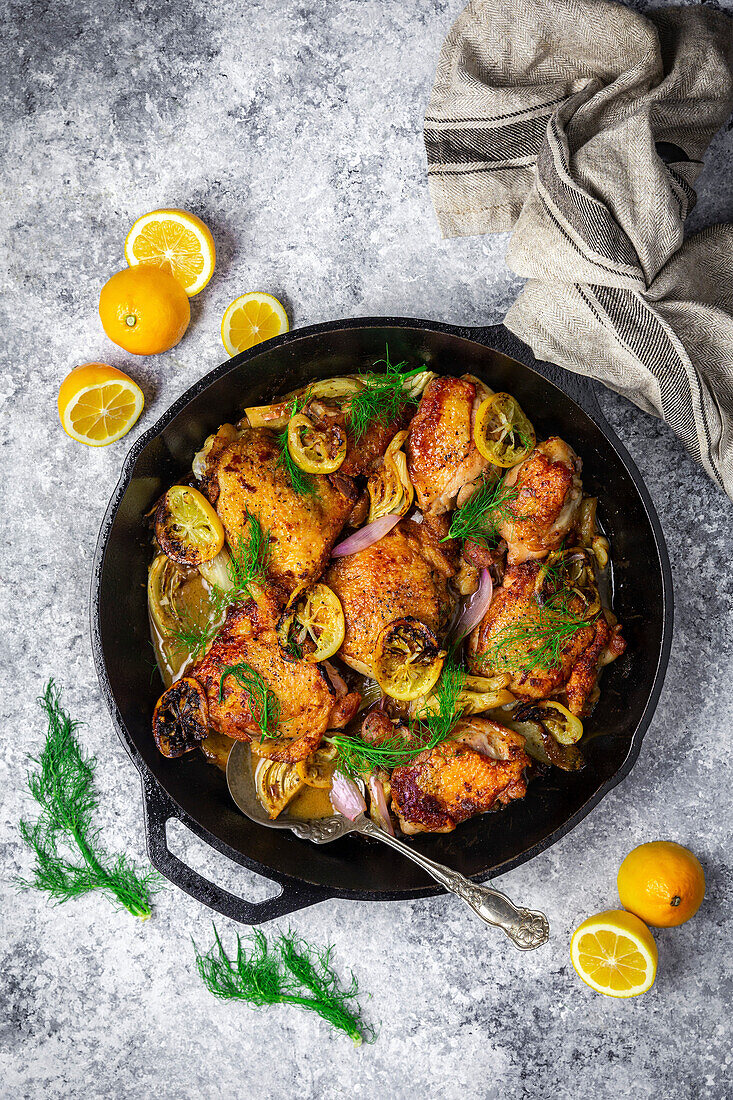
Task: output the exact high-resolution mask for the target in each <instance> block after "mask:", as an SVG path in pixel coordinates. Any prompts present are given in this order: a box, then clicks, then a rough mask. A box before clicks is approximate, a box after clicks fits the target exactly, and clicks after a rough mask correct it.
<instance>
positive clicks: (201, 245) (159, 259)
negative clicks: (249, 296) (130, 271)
mask: <svg viewBox="0 0 733 1100" xmlns="http://www.w3.org/2000/svg"><path fill="white" fill-rule="evenodd" d="M125 259H126V260H127V262H128V264H129V265H130V267H137V265H138V264H152V265H153V266H155V267H162V268H163V270H164V271H167V272H168V273H169V274H170V275H172V276H173V277H174V279H177V280H178V282H179V283H180V284H181V286H182V287H183V289H184V290H185V291H186V294H187V295H188V296H189V298H192V297H193V295H194V294H198V292H199V291H200V290H203V289H204V287H205V286H206V284H207V283H208V281H209V279H210V278H211V276H212V275H213V274H214V266H215V264H216V249H215V248H214V238H213V237H212V236H211V233H210V232H209V230H208V228H207V226H205V225H204V223H203V222H202V221H201V219H200V218H197V217H196V215H195V214H189V213H187V212H186V211H185V210H152V211H151V212H150V213H149V214H143V216H142V217H141V218H138V219H137V221H136V222H135V224H134V225H133V227H132V229H131V230H130V232H129V233H128V234H127V240H126V241H125Z"/></svg>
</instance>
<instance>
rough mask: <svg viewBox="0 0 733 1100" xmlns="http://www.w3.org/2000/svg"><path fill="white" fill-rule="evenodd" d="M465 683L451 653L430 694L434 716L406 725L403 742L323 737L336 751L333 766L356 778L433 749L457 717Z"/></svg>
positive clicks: (444, 738)
mask: <svg viewBox="0 0 733 1100" xmlns="http://www.w3.org/2000/svg"><path fill="white" fill-rule="evenodd" d="M465 683H466V673H465V672H464V670H463V668H462V667H461V665H460V663H459V661H458V657H457V655H456V652H455V650H451V652H449V653H448V656H447V657H446V659H445V663H444V664H443V668H442V670H441V673H440V677H439V678H438V682H437V684H436V685H435V690H434V693H433V694H434V697H435V699H436V700H437V704H438V706H437V710H436V711H435V713H425V714H423V715H421V716H420V717H419V718H418V719H417V720H414V721H413V722H412V723H411V724H410V737H409V739H407V740H406V739H404V738H403V737H401V736H400V734H399V733H395V734H394V735H393V736H392V737H388V738H387V739H386V740H384V741H382V742H381V744H376V745H374V744H370V743H369V742H368V741H364V740H363V739H362V738H361V737H348V736H346V735H345V734H334V735H332V736H330V737H327V738H326V740H329V741H330V742H331V744H332V745H335V746H336V748H337V749H338V757H337V763H336V767H337V768H340V769H341V771H344V772H346V773H347V774H348V775H352V776H359V775H363V774H364V773H365V772H366V773H368V772H370V771H372V770H373V769H375V768H385V769H386V770H390V769H391V768H397V767H400V766H401V765H402V764H407V763H409V762H410V760H413V759H414V758H415V757H416V756H418V755H419V754H420V753H421V752H423V751H424V750H425V749H433V748H435V746H436V745H439V744H440V742H441V741H445V740H446V738H447V737H448V736H449V734H450V732H451V730H452V729H453V727H454V725H455V724H456V722H457V721H458V719H459V718H460V716H461V711H460V709H459V707H458V697H459V695H460V694H461V691H462V690H463V688H464V686H465Z"/></svg>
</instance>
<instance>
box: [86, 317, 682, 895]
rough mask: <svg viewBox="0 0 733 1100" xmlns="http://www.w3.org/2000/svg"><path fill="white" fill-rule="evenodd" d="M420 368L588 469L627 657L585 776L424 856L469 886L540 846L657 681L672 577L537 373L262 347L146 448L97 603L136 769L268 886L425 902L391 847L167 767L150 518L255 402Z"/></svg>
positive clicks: (598, 442) (341, 347)
mask: <svg viewBox="0 0 733 1100" xmlns="http://www.w3.org/2000/svg"><path fill="white" fill-rule="evenodd" d="M385 345H389V355H390V358H391V360H392V362H395V363H396V362H399V361H400V360H402V359H406V360H408V361H409V363H410V365H411V366H417V365H419V364H421V363H423V362H424V363H425V364H427V366H428V367H429V368H430V369H432V370H435V371H438V372H439V373H445V374H455V375H461V374H465V373H469V374H475V375H478V376H479V377H480V378H483V379H484V380H485V381H486V382H487V383H488V384H489V385H490V386H491V387H492V388H493V389H495V390H507V391H509V392H511V393H512V394H514V395H515V396H516V397H517V399H518V400H519V401H520V403H521V404H522V406H523V408H524V409H525V410H526V412H527V414H528V415H529V417H530V418H531V419H532V421H533V422H534V424H535V426H536V428H537V434H538V436H539V437H540V438H543V437H546V436H549V435H554V434H557V435H560V436H562V437H563V438H564V439H566V440H567V441H568V442H569V443H570V444H571V445H572V446H573V447H574V448H575V449H576V450H577V451H578V453H579V454H580V455H581V457H582V459H583V480H584V485H585V488H586V491H587V492H589V493H590V494H593V495H598V496H599V498H600V508H599V515H600V518H601V521H602V523H603V525H604V528H605V530H606V532H607V534H608V535H609V538H610V540H611V547H612V555H613V561H614V567H613V592H614V594H613V599H614V609H615V611H616V613H617V615H618V616H619V618H620V620H621V622H622V623H623V625H624V632H625V635H626V638H627V640H628V649H627V652H626V654H625V656H624V657H622V658H621V659H620V660H619V661H617V662H616V663H615V664H613V665H611V666H610V668H608V669H607V670H606V671H605V672H604V675H603V680H602V691H601V699H600V702H599V704H598V706H597V708H596V710H595V712H594V714H593V716H592V718H591V719H589V720H588V722H587V723H586V729H587V735H586V737H585V739H584V742H583V746H584V752H585V756H586V759H587V766H586V767H585V768H584V769H583V770H582V771H580V772H576V773H574V774H568V773H565V772H561V771H558V770H557V769H553V770H552V771H551V772H550V773H549V774H548V775H546V776H544V777H540V778H538V779H535V780H534V781H533V782H532V783H531V784H530V785H529V789H528V792H527V796H526V798H525V799H523V800H522V801H519V802H513V803H511V804H510V805H509V806H508V807H507V808H505V809H502V810H500V811H498V812H496V813H490V814H485V815H483V816H481V817H477V818H474V819H472V820H470V821H468V822H466V823H465V824H463V825H461V826H459V827H458V828H457V829H456V831H455V832H453V833H450V834H446V835H440V836H430V835H424V836H419V837H416V838H415V839H414V840H412V841H411V843H413V844H415V846H416V847H417V848H419V849H420V850H421V851H422V852H424V853H425V855H427V856H429V857H431V858H433V859H436V860H439V861H440V862H443V863H446V864H448V865H450V866H451V867H453V868H455V869H456V870H457V871H460V872H461V873H462V874H464V875H467V876H486V875H489V874H492V873H496V872H497V871H498V870H499V869H501V868H502V867H506V866H507V865H508V864H512V863H515V862H519V861H521V859H522V857H523V856H525V855H526V854H527V853H528V852H530V850H538V849H539V848H541V847H546V846H547V845H548V844H549V843H551V842H552V841H553V840H554V839H557V837H558V836H559V835H562V832H563V831H564V830H565V829H566V828H567V825H568V822H569V821H570V819H571V818H573V816H574V815H576V814H577V813H578V812H579V811H581V809H582V807H583V806H584V805H585V804H586V803H587V802H588V801H589V800H591V799H592V798H593V797H594V795H596V794H597V792H598V791H599V789H600V788H601V787H602V786H603V785H604V784H605V783H607V782H608V781H609V780H611V779H612V778H613V777H614V775H616V773H617V772H618V771H619V769H621V768H622V766H623V764H624V761H626V759H627V757H628V756H629V753H630V751H631V748H632V740H633V737H634V733H635V731H636V729H637V727H638V725H639V723H640V722H641V719H642V716H643V715H644V712H645V709H646V707H647V703H648V700H649V695H650V691H651V688H652V685H653V683H654V680H655V676H656V672H657V667H658V663H659V657H660V652H661V650H662V645H663V632H664V622H663V606H664V594H663V587H662V567H661V563H660V560H659V553H658V550H657V545H656V540H655V538H654V533H653V530H652V526H651V523H650V521H649V518H648V516H647V513H646V509H645V507H644V504H643V502H642V500H641V497H640V495H639V493H638V491H637V489H636V487H635V485H634V482H633V480H632V478H631V476H630V474H629V473H628V471H627V470H626V468H625V466H624V464H623V462H622V461H621V459H620V457H619V456H618V455H617V454H616V452H615V450H614V449H613V447H612V446H611V445H610V444H609V442H608V441H607V440H606V438H605V437H604V435H603V433H602V432H601V431H600V430H599V428H597V427H596V425H595V424H594V423H593V421H592V420H591V419H590V418H589V417H588V416H587V415H586V414H585V413H584V412H583V411H582V410H581V409H580V408H579V407H578V406H577V405H576V404H575V403H574V402H572V401H571V400H570V399H569V398H568V397H567V396H565V394H563V393H562V392H561V391H559V390H558V389H556V388H555V387H554V386H553V385H552V384H551V383H549V382H548V381H546V380H545V379H544V378H543V377H542V376H541V375H538V374H537V373H536V372H535V371H533V370H531V369H530V368H529V367H527V366H524V365H523V364H522V363H519V362H517V361H515V360H513V359H510V358H508V357H507V356H505V355H503V354H501V353H499V352H496V351H494V350H491V349H490V348H488V347H484V346H483V345H481V344H478V343H476V342H474V341H473V340H471V339H468V338H464V337H462V336H459V335H455V334H453V333H450V332H445V331H440V330H431V329H429V328H428V329H426V328H422V327H420V328H418V327H415V328H412V327H392V328H391V327H389V326H388V325H385V326H384V327H382V326H375V325H369V326H364V327H345V328H339V327H338V326H336V327H335V328H332V329H331V330H330V331H327V332H323V331H321V332H317V333H311V334H307V335H304V336H302V338H296V339H293V340H292V341H291V342H288V343H286V344H284V345H281V346H279V347H277V346H276V347H271V348H269V349H265V350H263V351H262V352H261V353H260V354H259V355H256V356H255V357H253V358H249V359H246V360H245V361H241V360H233V361H232V364H231V365H230V366H229V368H228V369H224V370H221V369H220V371H218V372H214V379H213V381H208V380H207V379H204V380H202V383H200V384H199V385H198V386H196V387H194V389H193V390H192V391H191V392H190V396H189V398H188V400H187V401H185V403H179V406H176V407H174V410H172V413H173V415H172V416H171V417H170V418H168V417H165V418H164V422H165V423H164V426H163V428H162V430H160V431H159V432H158V433H157V434H154V435H153V437H152V438H150V439H149V440H148V442H147V444H146V445H145V446H144V448H143V449H142V451H141V452H140V454H139V455H138V458H137V461H136V463H135V465H134V469H133V470H132V475H131V478H130V480H129V482H128V484H127V487H126V489H125V491H124V493H123V494H122V496H121V499H120V501H119V505H118V507H117V510H116V512H115V513H114V515H113V516H112V517H111V522H110V523H109V527H108V529H107V531H106V533H105V534H106V549H105V554H104V558H103V563H102V567H101V573H100V578H99V590H98V600H99V603H98V616H99V627H100V634H99V638H100V648H101V655H102V659H103V661H104V664H105V669H106V674H107V678H108V681H109V684H110V688H111V693H112V696H113V697H114V701H115V703H116V706H117V709H118V712H119V716H120V719H121V733H122V735H123V737H124V739H125V740H126V742H127V745H128V748H129V749H130V751H131V753H132V755H133V758H134V759H135V762H136V763H137V764H138V766H139V767H141V768H142V769H148V770H149V771H150V772H151V773H152V774H153V775H154V776H155V777H156V779H157V780H158V781H159V782H160V783H161V784H162V785H163V787H164V788H165V789H166V791H167V792H168V793H169V795H170V796H171V797H172V799H173V800H174V801H175V802H176V803H177V804H178V806H179V807H180V808H181V809H182V810H183V811H184V815H183V816H184V820H185V817H186V815H187V816H188V817H189V818H190V820H191V822H192V823H193V824H194V826H195V827H196V828H197V831H199V832H200V834H201V835H202V836H204V837H209V838H210V839H212V840H213V842H214V843H215V844H216V846H217V847H220V848H221V847H222V846H225V850H226V849H229V851H230V854H232V855H234V857H235V858H237V859H239V860H240V862H242V863H245V864H246V865H248V866H250V867H252V868H253V869H254V870H258V871H260V872H261V873H263V874H265V875H267V874H268V873H270V872H274V874H275V875H276V876H277V875H281V876H286V877H288V878H292V879H294V880H300V881H305V882H308V883H311V884H313V885H317V886H323V887H327V888H330V889H332V890H334V891H337V892H339V893H343V894H346V895H354V894H356V895H361V896H364V897H366V896H369V897H373V898H380V897H381V898H386V897H389V896H395V895H402V896H407V895H409V894H410V893H413V892H417V891H421V892H422V891H423V890H424V888H425V878H424V876H423V874H422V872H420V870H419V869H418V868H416V867H413V865H412V864H410V863H409V862H408V861H407V860H404V859H402V858H400V857H399V856H398V855H397V854H395V853H393V852H391V851H390V850H389V849H388V848H386V847H385V846H383V845H375V844H373V843H370V842H369V841H365V840H364V839H363V838H360V837H355V836H347V837H344V838H343V839H341V840H339V841H336V842H334V843H333V844H329V845H326V846H323V847H315V846H314V845H310V844H308V843H307V842H304V841H301V840H298V838H297V837H295V836H293V835H292V834H290V833H289V832H286V831H282V832H280V831H276V830H271V829H263V828H261V827H258V826H257V825H256V824H254V823H253V822H251V821H249V820H248V819H247V818H245V817H244V816H243V815H242V814H241V813H239V812H238V811H237V809H236V807H235V806H234V804H233V803H232V800H231V798H230V796H229V793H228V791H227V786H226V780H225V777H224V776H223V775H222V774H221V773H220V772H219V771H218V770H217V769H215V768H214V767H213V766H211V765H209V764H207V763H206V761H205V760H204V759H203V758H202V757H200V755H199V754H198V753H196V754H191V755H189V756H187V757H182V758H181V759H179V760H166V759H164V758H163V757H162V756H160V755H159V754H158V752H157V750H156V748H155V746H154V744H153V740H152V736H151V732H150V719H151V714H152V711H153V708H154V705H155V702H156V699H157V697H158V695H159V694H160V692H161V690H162V685H161V681H160V677H159V676H158V674H157V671H156V670H155V667H154V658H153V653H152V647H151V645H150V640H149V634H148V621H147V610H146V596H145V590H146V589H145V586H146V575H147V566H148V563H149V559H150V544H149V541H148V537H147V533H146V529H145V523H144V520H143V518H142V517H143V514H144V513H145V512H146V511H147V510H148V509H149V508H150V507H151V505H152V504H153V502H154V501H155V500H156V498H157V497H158V496H159V495H160V493H161V492H162V491H163V490H164V489H165V488H166V487H167V486H168V485H169V484H171V483H172V482H173V481H174V480H176V479H177V478H178V477H180V476H181V474H183V473H184V471H186V470H187V469H190V463H191V459H192V456H193V454H194V452H195V451H196V450H197V449H198V448H199V447H200V445H201V442H202V441H203V439H204V438H205V437H206V436H207V435H208V434H209V433H210V432H212V431H215V430H216V428H217V427H218V425H219V424H220V423H222V422H224V421H227V420H229V421H231V420H234V419H236V418H237V417H238V415H240V414H241V412H242V410H243V409H244V407H245V406H246V405H252V404H260V403H263V402H265V401H268V400H270V398H271V397H273V396H276V395H279V394H282V393H284V392H286V391H287V390H289V389H291V388H293V387H294V386H297V385H300V384H302V383H305V382H306V381H308V380H309V379H312V378H319V377H320V378H323V377H329V376H331V375H338V374H345V373H354V372H355V371H360V370H365V369H368V368H369V366H370V365H371V364H372V363H373V362H374V361H375V360H378V359H380V358H383V357H384V353H385Z"/></svg>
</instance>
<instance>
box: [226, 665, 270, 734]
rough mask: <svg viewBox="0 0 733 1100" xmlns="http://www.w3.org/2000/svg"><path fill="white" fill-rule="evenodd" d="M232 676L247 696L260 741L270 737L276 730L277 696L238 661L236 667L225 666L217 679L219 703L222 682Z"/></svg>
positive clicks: (256, 675)
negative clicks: (258, 730)
mask: <svg viewBox="0 0 733 1100" xmlns="http://www.w3.org/2000/svg"><path fill="white" fill-rule="evenodd" d="M227 676H233V677H234V679H235V680H236V681H237V683H238V684H239V686H240V687H242V688H244V690H245V691H246V692H247V694H248V695H249V709H250V714H251V715H252V718H253V719H254V721H255V722H256V723H257V725H258V726H259V728H260V734H261V739H262V740H264V739H265V737H268V736H270V737H271V736H272V734H273V733H274V732H275V730H276V728H277V721H278V717H279V715H280V704H279V702H278V699H277V696H276V695H275V694H274V692H273V691H271V689H270V688H269V687H268V686H267V682H266V681H265V680H264V679H263V678H262V676H260V674H259V672H257V671H256V670H255V669H253V668H252V666H251V665H248V664H247V663H246V661H239V662H238V663H237V664H236V665H227V667H226V668H225V669H224V671H223V672H222V674H221V676H220V678H219V702H220V703H221V701H222V699H223V698H224V681H225V680H226V678H227Z"/></svg>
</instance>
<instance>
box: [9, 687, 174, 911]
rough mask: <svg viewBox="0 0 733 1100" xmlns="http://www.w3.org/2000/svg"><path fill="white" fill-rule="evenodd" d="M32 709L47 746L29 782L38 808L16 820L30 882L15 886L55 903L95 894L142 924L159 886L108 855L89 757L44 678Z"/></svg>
mask: <svg viewBox="0 0 733 1100" xmlns="http://www.w3.org/2000/svg"><path fill="white" fill-rule="evenodd" d="M38 703H39V706H40V707H41V709H42V710H43V711H44V713H45V715H46V717H47V719H48V730H47V733H46V743H45V745H44V747H43V750H42V751H41V754H40V756H39V757H38V758H37V759H35V758H34V759H33V763H35V764H36V770H35V771H34V772H31V773H30V774H29V776H28V787H29V789H30V792H31V794H32V795H33V797H34V798H35V800H36V802H38V804H39V806H40V807H41V814H40V817H39V818H38V820H37V821H36V822H34V823H33V824H31V823H29V822H28V821H21V822H20V834H21V836H22V837H23V840H24V841H25V843H26V844H27V845H28V847H29V848H30V849H31V851H32V852H33V854H34V856H35V865H34V867H33V877H32V878H31V879H29V880H20V881H19V885H20V886H21V887H22V888H24V889H27V888H29V887H35V888H36V889H38V890H45V891H46V892H47V893H48V894H49V895H50V896H51V898H53V900H54V901H55V902H64V901H69V900H70V899H71V898H77V897H81V896H82V895H83V894H88V893H90V892H91V891H92V890H102V891H104V893H105V894H107V896H108V897H110V898H111V899H112V900H113V901H114V902H116V903H117V904H118V905H120V906H123V907H124V908H125V909H127V911H128V912H129V913H132V915H133V916H135V917H139V918H140V919H141V920H147V919H148V917H149V916H150V914H151V912H152V902H151V895H152V893H153V892H154V890H155V889H156V887H157V886H158V884H159V883H160V882H161V879H160V876H159V875H158V874H157V872H156V871H152V870H151V871H149V872H148V873H146V874H141V873H140V872H138V871H137V870H136V869H135V868H134V866H133V865H132V864H131V863H130V862H129V861H128V859H127V857H126V856H125V855H118V856H114V857H113V856H110V855H108V854H107V852H106V851H105V850H104V848H103V847H102V846H101V844H100V842H99V834H98V830H97V829H96V828H95V827H94V825H93V824H92V816H93V814H94V811H95V810H96V809H97V805H98V799H97V795H96V794H95V791H94V763H95V762H94V759H93V758H90V757H85V756H84V754H83V752H82V749H81V746H80V745H79V742H78V741H77V739H76V737H75V736H74V732H75V730H76V729H77V727H78V725H79V723H78V722H75V721H74V720H73V719H72V718H71V717H70V716H69V714H68V713H67V712H66V711H65V710H64V709H63V707H62V706H61V696H60V692H59V690H58V688H57V687H56V685H55V684H54V682H53V680H49V682H48V684H47V685H46V689H45V691H44V693H43V695H42V696H41V697H40V699H39V700H38Z"/></svg>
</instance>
